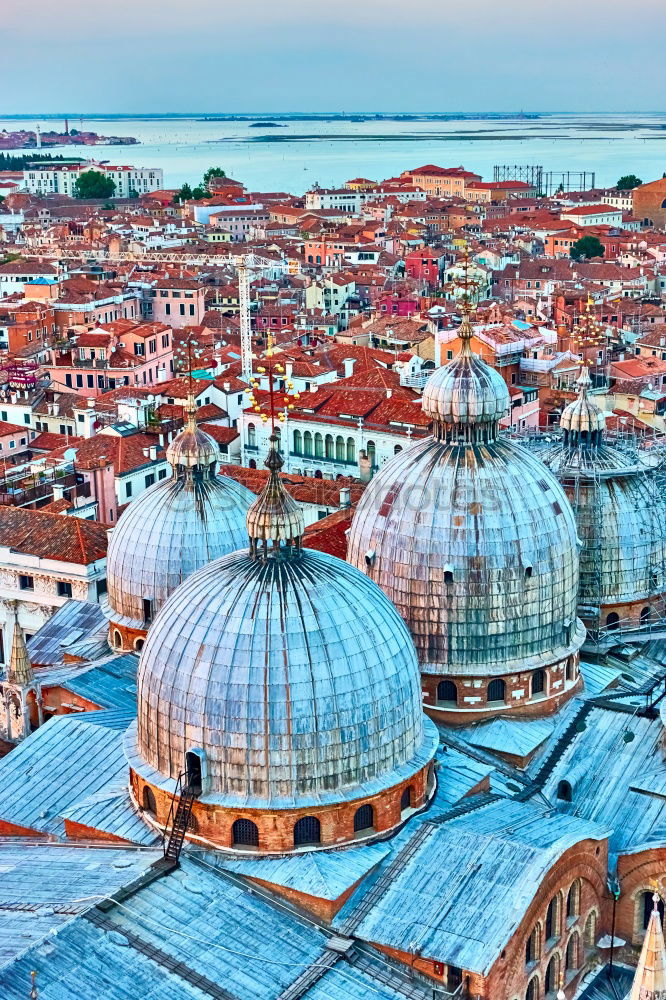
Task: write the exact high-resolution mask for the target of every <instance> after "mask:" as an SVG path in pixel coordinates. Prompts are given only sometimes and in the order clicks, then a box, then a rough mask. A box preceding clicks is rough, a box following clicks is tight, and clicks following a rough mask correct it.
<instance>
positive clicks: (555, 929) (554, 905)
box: [546, 896, 560, 941]
mask: <svg viewBox="0 0 666 1000" xmlns="http://www.w3.org/2000/svg"><path fill="white" fill-rule="evenodd" d="M559 911H560V907H559V897H558V896H553V898H552V899H551V901H550V903H549V904H548V909H547V910H546V941H550V939H551V938H556V937H559V922H560V921H559V917H560V912H559Z"/></svg>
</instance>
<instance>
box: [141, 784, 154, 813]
mask: <svg viewBox="0 0 666 1000" xmlns="http://www.w3.org/2000/svg"><path fill="white" fill-rule="evenodd" d="M141 802H142V805H143V810H144V812H147V813H150V814H151V815H152V816H155V815H156V813H157V802H156V801H155V795H154V793H153V790H152V788H149V787H148V785H144V786H143V795H142V796H141Z"/></svg>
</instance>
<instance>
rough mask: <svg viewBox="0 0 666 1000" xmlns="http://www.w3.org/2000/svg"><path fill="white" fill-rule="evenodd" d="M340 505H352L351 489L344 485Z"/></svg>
mask: <svg viewBox="0 0 666 1000" xmlns="http://www.w3.org/2000/svg"><path fill="white" fill-rule="evenodd" d="M340 507H351V490H350V489H349V487H348V486H343V487H342V489H341V490H340Z"/></svg>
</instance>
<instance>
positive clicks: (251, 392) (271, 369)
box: [245, 333, 300, 434]
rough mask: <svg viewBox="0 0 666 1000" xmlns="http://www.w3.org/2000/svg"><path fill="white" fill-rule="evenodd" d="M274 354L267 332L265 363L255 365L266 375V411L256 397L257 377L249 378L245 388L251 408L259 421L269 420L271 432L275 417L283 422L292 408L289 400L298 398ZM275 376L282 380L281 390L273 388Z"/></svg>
mask: <svg viewBox="0 0 666 1000" xmlns="http://www.w3.org/2000/svg"><path fill="white" fill-rule="evenodd" d="M275 354H276V351H275V341H274V339H273V337H272V335H271V334H270V333H269V334H268V338H267V343H266V352H265V354H264V358H265V363H264V364H263V365H259V366H258V367H257V371H258V373H259V374H260V375H267V376H268V395H267V398H266V400H265V405H266V411H262V405H261V402H260V400H259V399H258V397H257V392H258V391H259V384H260V383H259V379H257V378H255V377H254V376H253V377H252V378H251V379H250V387H249V388H247V389H246V390H245V391H246V393H248V396H249V400H250V403H251V405H252V409H253V410H254V411H255V412H256V413H258V414H259V415H260V417H261V422H262V423H263V424H267V423H268V421H269V420H270V421H271V431H272V433H273V434H274V433H275V420H276V418H277V420H278V421H279V422H280V423H284V422H285V421H286V419H287V416H288V415H289V411H290V410H293V408H294V404H293V403H292V402H291V400H292V399H300V393H298V392H296V391H295V389H294V383H293V382H292V380H291V379H289V378H285V369H284V365H281V364H280V363H279V362H278V361H273V358H274V357H275ZM276 378H277V379H281V380H283V381H284V386H285V388H284V389H283V390H282V391H281V392H279V391H277V390H276V388H275V381H276ZM280 396H282V399H279V397H280ZM279 406H281V409H277V407H279Z"/></svg>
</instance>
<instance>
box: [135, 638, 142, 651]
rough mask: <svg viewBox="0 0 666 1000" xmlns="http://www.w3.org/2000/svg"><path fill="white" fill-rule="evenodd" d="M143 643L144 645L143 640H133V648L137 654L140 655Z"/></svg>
mask: <svg viewBox="0 0 666 1000" xmlns="http://www.w3.org/2000/svg"><path fill="white" fill-rule="evenodd" d="M143 643H144V640H143V639H135V640H134V648H135V650H136V651H137V653H140V652H141V650H142V649H143Z"/></svg>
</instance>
